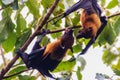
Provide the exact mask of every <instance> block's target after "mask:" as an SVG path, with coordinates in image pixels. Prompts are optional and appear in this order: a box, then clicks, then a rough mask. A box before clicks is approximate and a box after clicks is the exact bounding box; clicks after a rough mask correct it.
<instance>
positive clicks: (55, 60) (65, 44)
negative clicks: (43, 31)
mask: <svg viewBox="0 0 120 80" xmlns="http://www.w3.org/2000/svg"><path fill="white" fill-rule="evenodd" d="M40 40H41V39H38V40H37V42H36V43H35V46H34V47H33V50H32V52H31V53H30V54H27V53H24V52H21V50H18V51H17V53H18V55H19V56H20V57H21V58H22V59H23V61H24V63H25V64H26V66H27V67H28V68H33V69H37V70H38V71H39V72H40V73H41V74H42V75H43V76H44V77H45V76H47V77H50V78H54V77H53V76H52V75H51V74H50V72H49V71H53V70H54V69H55V68H56V67H57V66H58V64H59V63H60V62H61V61H62V59H63V58H64V56H65V55H66V53H67V51H68V49H72V45H73V43H74V37H73V30H72V29H66V30H65V33H64V34H63V35H62V37H60V38H59V39H58V40H57V41H55V42H52V43H49V44H47V45H46V46H45V47H42V48H40V47H39V42H40Z"/></svg>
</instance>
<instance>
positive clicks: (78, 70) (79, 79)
mask: <svg viewBox="0 0 120 80" xmlns="http://www.w3.org/2000/svg"><path fill="white" fill-rule="evenodd" d="M80 71H81V70H80V67H78V69H77V72H76V74H77V78H78V80H82V74H81V73H80Z"/></svg>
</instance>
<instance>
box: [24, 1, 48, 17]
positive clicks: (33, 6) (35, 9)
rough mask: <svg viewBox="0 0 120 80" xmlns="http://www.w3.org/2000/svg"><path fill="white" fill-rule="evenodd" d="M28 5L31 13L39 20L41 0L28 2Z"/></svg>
mask: <svg viewBox="0 0 120 80" xmlns="http://www.w3.org/2000/svg"><path fill="white" fill-rule="evenodd" d="M47 1H48V0H47ZM26 5H27V7H28V8H29V11H30V12H31V13H32V14H33V15H34V17H35V18H36V19H38V18H39V17H40V14H39V7H40V3H39V0H28V1H27V2H26Z"/></svg>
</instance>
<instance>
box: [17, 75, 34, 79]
mask: <svg viewBox="0 0 120 80" xmlns="http://www.w3.org/2000/svg"><path fill="white" fill-rule="evenodd" d="M18 77H19V80H36V78H35V76H29V75H19V76H18Z"/></svg>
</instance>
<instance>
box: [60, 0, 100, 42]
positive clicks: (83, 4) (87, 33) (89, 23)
mask: <svg viewBox="0 0 120 80" xmlns="http://www.w3.org/2000/svg"><path fill="white" fill-rule="evenodd" d="M80 8H82V9H83V11H82V13H81V18H80V20H81V24H82V27H83V29H82V30H80V31H79V34H78V35H77V38H82V37H84V38H92V39H93V38H95V36H96V34H97V32H98V30H99V28H100V26H101V24H102V22H101V20H100V19H101V13H102V10H101V8H100V7H99V5H98V4H97V0H79V1H78V2H77V3H76V4H74V5H73V6H71V7H70V8H69V9H68V10H66V11H65V12H64V13H63V15H62V17H61V18H63V17H65V16H67V15H69V14H70V13H72V12H73V11H76V10H77V9H80ZM93 40H94V39H93Z"/></svg>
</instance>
